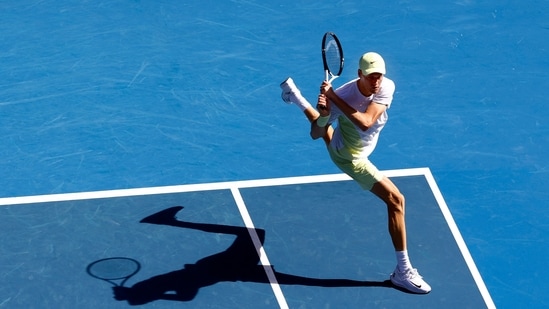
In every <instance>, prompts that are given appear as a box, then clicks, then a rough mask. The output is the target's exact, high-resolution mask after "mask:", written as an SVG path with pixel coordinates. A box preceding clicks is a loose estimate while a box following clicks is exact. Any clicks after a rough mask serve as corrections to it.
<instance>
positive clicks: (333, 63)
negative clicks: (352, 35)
mask: <svg viewBox="0 0 549 309" xmlns="http://www.w3.org/2000/svg"><path fill="white" fill-rule="evenodd" d="M322 62H323V63H324V73H325V80H326V81H328V82H330V83H331V82H332V81H333V80H334V79H336V78H338V77H339V75H340V74H341V72H342V71H343V48H342V47H341V43H340V42H339V39H338V38H337V36H336V35H335V33H333V32H326V33H325V34H324V37H323V38H322Z"/></svg>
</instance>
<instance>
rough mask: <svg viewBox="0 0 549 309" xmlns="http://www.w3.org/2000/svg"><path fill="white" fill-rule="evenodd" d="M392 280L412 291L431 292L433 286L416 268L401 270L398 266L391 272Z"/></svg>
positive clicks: (418, 292)
mask: <svg viewBox="0 0 549 309" xmlns="http://www.w3.org/2000/svg"><path fill="white" fill-rule="evenodd" d="M391 282H392V283H393V284H394V285H396V286H398V287H400V288H403V289H406V290H408V291H410V292H412V293H416V294H427V293H429V292H431V286H430V285H429V284H428V283H427V282H425V281H424V280H423V277H421V276H420V275H419V273H418V272H417V269H415V268H414V269H410V270H408V271H406V272H401V271H400V270H399V269H398V267H397V268H396V269H395V271H394V272H393V273H392V274H391Z"/></svg>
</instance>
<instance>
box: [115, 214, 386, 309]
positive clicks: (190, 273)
mask: <svg viewBox="0 0 549 309" xmlns="http://www.w3.org/2000/svg"><path fill="white" fill-rule="evenodd" d="M181 209H183V207H182V206H175V207H171V208H168V209H165V210H163V211H160V212H158V213H155V214H153V215H151V216H148V217H146V218H144V219H143V220H141V222H142V223H150V224H159V225H169V226H175V227H180V228H188V229H195V230H200V231H204V232H209V233H223V234H232V235H236V239H235V241H234V242H233V243H232V244H231V246H230V247H229V248H227V250H225V251H223V252H219V253H216V254H214V255H210V256H208V257H205V258H203V259H201V260H199V261H197V262H196V263H195V264H185V266H184V268H182V269H179V270H175V271H172V272H168V273H165V274H161V275H157V276H154V277H151V278H149V279H146V280H143V281H141V282H138V283H136V284H134V285H133V286H132V287H114V288H113V290H114V297H115V299H117V300H126V301H127V302H128V303H129V304H130V305H140V304H146V303H149V302H152V301H155V300H160V299H163V300H174V301H190V300H192V299H194V297H195V296H196V295H197V293H198V291H199V290H200V289H201V288H203V287H207V286H210V285H213V284H216V283H218V282H224V281H243V282H258V283H269V279H268V278H267V275H266V272H265V270H266V269H265V267H270V266H263V265H259V264H258V263H259V256H258V254H257V251H256V249H255V247H254V244H253V241H252V238H251V236H250V233H249V232H250V231H249V230H248V228H246V227H239V226H228V225H218V224H207V223H192V222H185V221H180V220H177V219H176V217H175V215H176V213H177V212H179V211H180V210H181ZM252 232H253V231H252ZM255 232H256V233H257V235H258V237H259V240H260V242H261V244H263V243H264V241H265V231H264V230H262V229H255ZM273 271H274V274H275V276H276V279H277V281H278V283H279V284H285V285H307V286H320V287H392V284H391V283H390V281H389V280H386V281H381V282H375V281H356V280H349V279H317V278H307V277H301V276H296V275H290V274H284V273H280V272H277V271H275V270H274V269H273Z"/></svg>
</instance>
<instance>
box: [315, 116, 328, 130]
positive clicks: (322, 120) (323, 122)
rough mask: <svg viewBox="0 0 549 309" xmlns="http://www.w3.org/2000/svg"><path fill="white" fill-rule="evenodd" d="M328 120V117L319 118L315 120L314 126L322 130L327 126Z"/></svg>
mask: <svg viewBox="0 0 549 309" xmlns="http://www.w3.org/2000/svg"><path fill="white" fill-rule="evenodd" d="M328 120H330V115H328V116H320V117H318V119H317V120H316V125H317V126H319V127H321V128H323V127H325V126H326V125H327V124H328Z"/></svg>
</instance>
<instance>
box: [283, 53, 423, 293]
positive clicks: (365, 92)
mask: <svg viewBox="0 0 549 309" xmlns="http://www.w3.org/2000/svg"><path fill="white" fill-rule="evenodd" d="M385 73H386V71H385V61H384V60H383V58H382V57H381V56H380V55H379V54H377V53H374V52H368V53H365V54H364V55H362V57H361V58H360V60H359V69H358V78H356V79H353V80H351V81H349V82H347V83H346V84H344V85H343V86H341V87H339V88H338V89H336V90H334V89H333V88H332V85H331V84H330V83H329V82H327V81H324V82H323V83H322V85H321V86H320V95H319V96H318V101H317V106H316V109H315V108H314V107H313V106H312V105H311V104H310V103H309V102H308V101H307V99H305V98H304V97H303V95H301V92H300V91H299V89H298V88H297V87H296V85H295V83H294V82H293V80H292V78H288V79H286V80H285V81H284V82H282V83H281V84H280V87H281V88H282V99H283V100H284V102H286V103H288V104H292V103H293V104H294V105H296V106H298V107H299V108H300V109H301V110H302V111H303V112H304V113H305V116H306V117H307V119H308V120H309V121H310V122H311V132H310V134H311V137H312V138H313V139H318V138H323V139H324V141H325V143H326V146H327V148H328V152H329V154H330V157H331V159H332V161H333V162H334V163H335V165H337V167H339V168H340V169H341V170H342V171H343V172H345V173H346V174H347V175H349V176H350V177H351V178H353V179H354V180H355V181H356V182H358V184H359V185H360V186H361V187H362V188H363V189H365V190H370V191H371V192H372V193H374V194H375V195H376V196H378V197H379V198H380V199H381V200H383V202H385V204H386V205H387V211H388V216H389V233H390V235H391V239H392V242H393V246H394V248H395V251H396V258H397V266H396V268H395V271H394V272H393V273H392V274H391V276H390V279H391V282H392V283H393V284H394V285H395V286H397V287H400V288H404V289H406V290H408V291H410V292H413V293H418V294H426V293H429V292H430V291H431V287H430V286H429V284H427V282H425V281H424V280H423V278H422V277H421V276H420V275H419V273H418V271H417V270H416V269H415V268H413V267H412V264H411V262H410V259H409V257H408V251H407V247H406V223H405V219H404V208H405V207H404V196H403V195H402V193H400V191H399V190H398V188H397V187H396V186H395V184H393V182H392V181H391V180H390V179H389V178H387V177H386V176H384V175H383V174H382V173H381V172H380V171H379V170H378V169H377V168H376V167H375V166H374V164H372V163H371V162H370V160H368V157H369V156H370V154H371V153H372V152H373V150H374V148H375V146H376V144H377V141H378V138H379V133H380V132H381V130H382V129H383V127H384V126H385V123H386V122H387V119H388V116H387V109H389V107H390V106H391V102H392V100H393V94H394V92H395V84H394V82H393V81H392V80H390V79H389V78H387V77H385ZM336 123H337V125H335V124H336Z"/></svg>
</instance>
